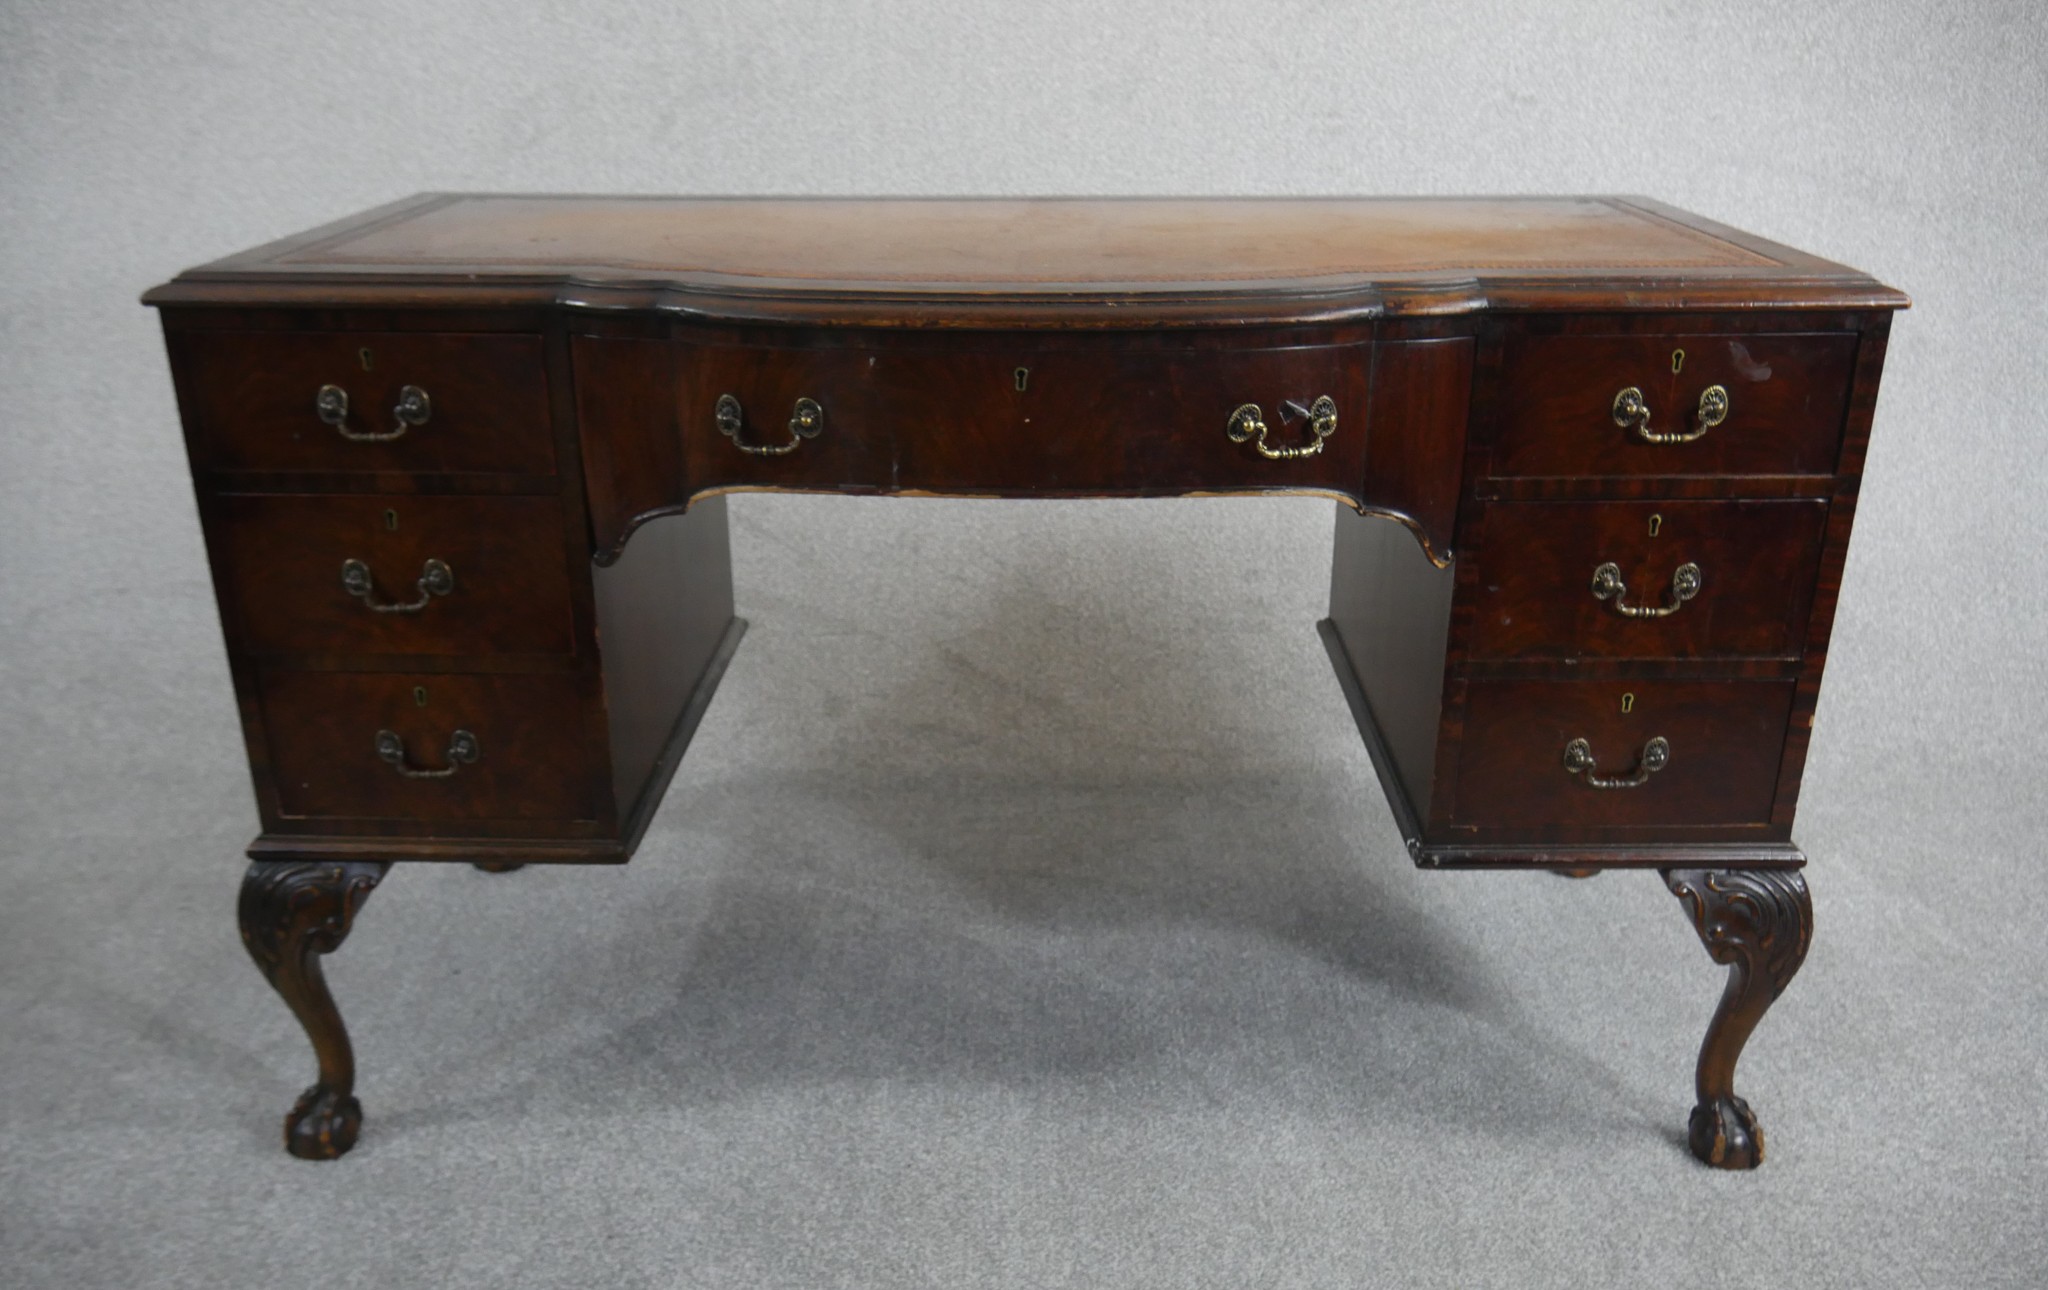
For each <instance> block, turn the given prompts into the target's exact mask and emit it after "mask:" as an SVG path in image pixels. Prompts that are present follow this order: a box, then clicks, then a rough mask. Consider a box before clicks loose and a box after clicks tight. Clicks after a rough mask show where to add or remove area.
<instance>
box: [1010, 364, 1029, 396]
mask: <svg viewBox="0 0 2048 1290" xmlns="http://www.w3.org/2000/svg"><path fill="white" fill-rule="evenodd" d="M1011 375H1012V376H1013V377H1014V378H1016V381H1017V392H1018V393H1019V394H1022V393H1023V392H1024V386H1025V383H1026V382H1028V381H1030V379H1031V369H1030V368H1028V367H1020V368H1018V369H1017V370H1016V371H1015V372H1013V373H1011Z"/></svg>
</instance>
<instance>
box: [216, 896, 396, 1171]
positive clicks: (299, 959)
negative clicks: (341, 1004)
mask: <svg viewBox="0 0 2048 1290" xmlns="http://www.w3.org/2000/svg"><path fill="white" fill-rule="evenodd" d="M390 868H391V866H390V865H389V864H388V863H384V862H381V861H368V860H321V861H301V860H259V861H257V862H255V863H254V864H251V865H250V866H249V871H248V872H247V873H246V874H244V875H243V876H242V894H241V899H240V900H239V901H238V902H237V905H236V914H237V917H238V919H239V921H240V923H241V928H242V944H243V945H244V946H246V947H247V948H248V950H249V957H250V958H252V959H254V960H255V961H256V966H257V967H258V968H259V969H260V970H261V971H262V973H263V976H264V979H265V980H267V981H269V982H270V984H271V986H272V987H273V988H274V989H276V991H277V992H278V994H279V995H281V996H283V998H284V1001H285V1005H286V1006H287V1007H289V1008H290V1009H291V1010H292V1015H293V1016H295V1017H297V1018H298V1019H299V1024H300V1025H301V1026H303V1027H305V1030H306V1038H308V1039H310V1040H312V1041H313V1054H314V1056H315V1058H317V1059H318V1061H319V1064H320V1078H319V1080H318V1081H317V1082H316V1083H315V1084H314V1085H313V1086H312V1087H311V1088H309V1089H307V1090H306V1091H305V1092H304V1093H302V1094H300V1096H299V1100H298V1101H297V1102H296V1103H295V1104H294V1105H293V1106H292V1109H291V1113H290V1114H288V1115H287V1116H285V1121H284V1146H285V1150H287V1151H289V1152H291V1153H292V1154H293V1155H295V1156H298V1157H299V1158H300V1159H302V1160H333V1159H335V1158H337V1157H339V1156H341V1155H342V1154H343V1153H344V1152H346V1151H347V1150H348V1149H349V1148H350V1147H352V1146H354V1145H355V1143H356V1134H357V1132H358V1131H359V1130H360V1129H361V1128H362V1124H363V1108H362V1104H361V1103H359V1102H357V1101H356V1097H355V1085H356V1059H355V1052H354V1050H353V1049H352V1048H350V1046H349V1042H348V1030H347V1028H346V1027H344V1026H343V1025H342V1022H341V1010H340V1009H339V1008H337V1007H336V1006H335V1004H334V996H333V995H332V994H330V993H328V990H327V979H326V977H325V976H324V975H323V974H322V973H321V971H320V956H321V955H323V954H331V953H333V952H334V951H335V950H336V949H337V948H339V947H340V945H341V943H342V941H343V940H345V939H347V937H348V931H349V927H350V925H351V924H353V923H354V922H355V916H356V911H357V910H358V909H360V908H362V904H363V902H364V901H365V900H367V899H369V895H370V893H371V892H372V891H374V890H376V888H377V884H378V883H380V882H382V881H383V880H384V875H385V873H386V872H387V871H389V869H390Z"/></svg>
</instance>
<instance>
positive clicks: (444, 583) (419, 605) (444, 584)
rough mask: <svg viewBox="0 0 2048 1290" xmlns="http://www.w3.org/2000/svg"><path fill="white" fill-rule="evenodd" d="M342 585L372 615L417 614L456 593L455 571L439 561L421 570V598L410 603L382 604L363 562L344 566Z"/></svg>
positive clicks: (386, 602) (432, 561)
mask: <svg viewBox="0 0 2048 1290" xmlns="http://www.w3.org/2000/svg"><path fill="white" fill-rule="evenodd" d="M341 585H342V588H343V590H345V591H347V592H348V594H349V595H351V596H354V597H355V598H356V599H358V600H360V601H362V602H363V604H364V605H365V606H366V607H367V608H368V609H369V610H370V612H372V613H377V614H416V613H418V612H419V611H420V610H422V609H425V608H426V607H427V602H428V601H429V600H432V599H433V598H434V597H435V596H445V595H447V594H448V593H449V592H451V591H453V590H455V570H453V569H451V568H449V567H448V566H447V565H446V564H443V563H442V562H441V561H439V560H429V561H427V562H426V563H425V564H423V565H421V566H420V580H419V582H418V583H417V584H416V585H417V586H418V587H419V593H420V594H419V598H418V599H416V600H407V601H379V600H378V599H377V587H376V582H375V580H374V579H372V578H371V577H370V566H369V565H368V564H365V563H364V562H363V561H361V560H343V561H342V562H341Z"/></svg>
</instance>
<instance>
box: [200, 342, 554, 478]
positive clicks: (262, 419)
mask: <svg viewBox="0 0 2048 1290" xmlns="http://www.w3.org/2000/svg"><path fill="white" fill-rule="evenodd" d="M171 345H172V349H173V353H174V354H175V355H177V356H178V357H179V358H180V360H181V364H180V365H181V367H182V370H183V379H184V382H185V385H186V403H187V407H188V409H189V411H190V415H191V421H192V424H191V425H188V427H187V434H188V438H189V439H190V441H191V442H192V444H193V457H194V461H195V464H197V465H199V466H201V467H204V468H208V469H212V470H221V471H259V470H270V471H336V472H347V473H368V472H376V471H452V472H462V471H503V472H519V473H524V474H529V475H548V474H553V473H554V469H555V450H554V444H553V442H552V441H551V439H550V436H549V432H548V420H547V406H548V405H547V372H546V368H545V367H544V366H543V364H542V362H541V341H540V337H538V336H518V335H502V334H463V333H435V332H373V331H356V330H344V329H334V330H322V331H313V330H303V331H301V330H291V331H251V332H239V331H215V330H201V329H187V330H181V331H177V332H174V333H173V334H172V336H171ZM326 385H333V386H336V387H338V388H340V389H341V390H343V391H344V392H345V393H346V395H347V397H348V415H347V420H346V422H345V427H346V428H347V429H348V430H349V431H350V432H351V433H356V434H390V433H392V432H394V431H396V430H398V429H400V425H399V422H398V420H397V418H396V417H395V416H394V414H393V409H394V408H395V407H396V406H397V404H398V401H399V396H400V392H401V391H402V390H403V389H404V387H406V386H408V385H412V386H417V387H419V388H420V389H422V390H424V391H426V393H427V397H428V413H427V420H426V422H425V423H424V424H422V425H417V426H410V427H405V428H404V433H403V434H401V435H398V437H396V438H391V439H385V440H358V439H349V438H346V437H344V436H343V435H342V433H341V431H340V429H339V428H337V427H335V426H332V425H329V424H327V423H326V422H324V421H322V420H321V419H320V416H319V414H318V412H317V411H316V410H315V399H316V397H317V396H318V394H319V393H320V389H321V387H322V386H326Z"/></svg>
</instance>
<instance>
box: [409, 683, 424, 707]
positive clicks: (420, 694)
mask: <svg viewBox="0 0 2048 1290" xmlns="http://www.w3.org/2000/svg"><path fill="white" fill-rule="evenodd" d="M412 706H414V707H415V708H424V707H426V706H427V687H426V686H424V685H415V686H414V687H412Z"/></svg>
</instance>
